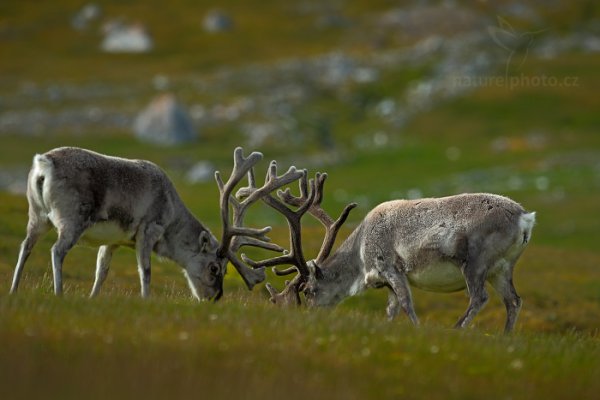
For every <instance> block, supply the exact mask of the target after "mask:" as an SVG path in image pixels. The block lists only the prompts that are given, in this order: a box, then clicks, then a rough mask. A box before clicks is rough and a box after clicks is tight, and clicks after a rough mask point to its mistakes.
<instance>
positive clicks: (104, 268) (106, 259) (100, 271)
mask: <svg viewBox="0 0 600 400" xmlns="http://www.w3.org/2000/svg"><path fill="white" fill-rule="evenodd" d="M117 247H119V246H116V245H105V246H100V248H99V249H98V259H97V261H96V279H95V280H94V286H93V287H92V292H91V293H90V298H92V297H96V296H97V295H98V293H100V288H101V287H102V284H103V283H104V281H105V280H106V276H107V275H108V270H109V268H110V260H111V259H112V253H113V251H114V250H115V249H116V248H117Z"/></svg>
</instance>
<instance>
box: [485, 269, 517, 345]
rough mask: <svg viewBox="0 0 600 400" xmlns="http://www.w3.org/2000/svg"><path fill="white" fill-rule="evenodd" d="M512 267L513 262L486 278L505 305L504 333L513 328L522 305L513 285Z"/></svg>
mask: <svg viewBox="0 0 600 400" xmlns="http://www.w3.org/2000/svg"><path fill="white" fill-rule="evenodd" d="M513 267H514V263H513V264H512V265H510V266H509V268H507V269H506V270H505V271H503V272H502V273H499V274H497V275H495V276H493V277H491V278H489V279H488V281H489V282H490V284H491V285H492V287H493V288H494V289H495V290H496V292H498V294H500V296H501V297H502V300H503V301H504V306H505V307H506V324H505V325H504V333H510V332H511V331H512V330H513V328H514V326H515V323H516V322H517V318H518V316H519V311H520V310H521V305H522V301H521V298H520V297H519V295H518V294H517V291H516V290H515V286H514V285H513V280H512V273H513Z"/></svg>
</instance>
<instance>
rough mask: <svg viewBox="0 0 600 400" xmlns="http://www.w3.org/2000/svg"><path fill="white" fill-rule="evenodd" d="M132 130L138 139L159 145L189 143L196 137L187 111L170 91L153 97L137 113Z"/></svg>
mask: <svg viewBox="0 0 600 400" xmlns="http://www.w3.org/2000/svg"><path fill="white" fill-rule="evenodd" d="M133 130H134V131H135V135H136V136H137V137H138V138H139V139H140V140H143V141H146V142H150V143H155V144H160V145H177V144H182V143H189V142H193V141H195V140H196V139H197V137H198V135H197V132H196V130H195V129H194V126H193V123H192V119H191V117H190V116H189V114H188V112H187V111H186V110H185V109H184V108H183V106H182V105H181V104H179V103H178V102H177V100H176V99H175V96H174V95H173V94H171V93H165V94H161V95H159V96H157V97H155V98H154V99H153V100H152V101H151V102H150V104H149V105H148V107H146V108H145V109H144V110H143V111H142V112H140V113H139V114H138V116H137V118H136V119H135V122H134V125H133Z"/></svg>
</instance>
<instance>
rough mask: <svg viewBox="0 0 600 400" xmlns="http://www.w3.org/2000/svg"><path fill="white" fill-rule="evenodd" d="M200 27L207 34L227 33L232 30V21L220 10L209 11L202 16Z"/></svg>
mask: <svg viewBox="0 0 600 400" xmlns="http://www.w3.org/2000/svg"><path fill="white" fill-rule="evenodd" d="M202 27H203V28H204V30H205V31H206V32H208V33H219V32H227V31H230V30H232V29H233V20H232V19H231V17H230V16H229V15H228V14H226V13H225V12H223V11H221V10H211V11H209V12H208V14H206V15H205V16H204V20H203V21H202Z"/></svg>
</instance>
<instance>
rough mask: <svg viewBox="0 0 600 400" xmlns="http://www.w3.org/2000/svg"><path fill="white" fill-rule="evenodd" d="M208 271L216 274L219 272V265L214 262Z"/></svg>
mask: <svg viewBox="0 0 600 400" xmlns="http://www.w3.org/2000/svg"><path fill="white" fill-rule="evenodd" d="M208 268H209V270H210V273H211V274H213V275H217V274H218V273H219V266H218V265H216V264H211V265H210V266H209V267H208Z"/></svg>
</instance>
